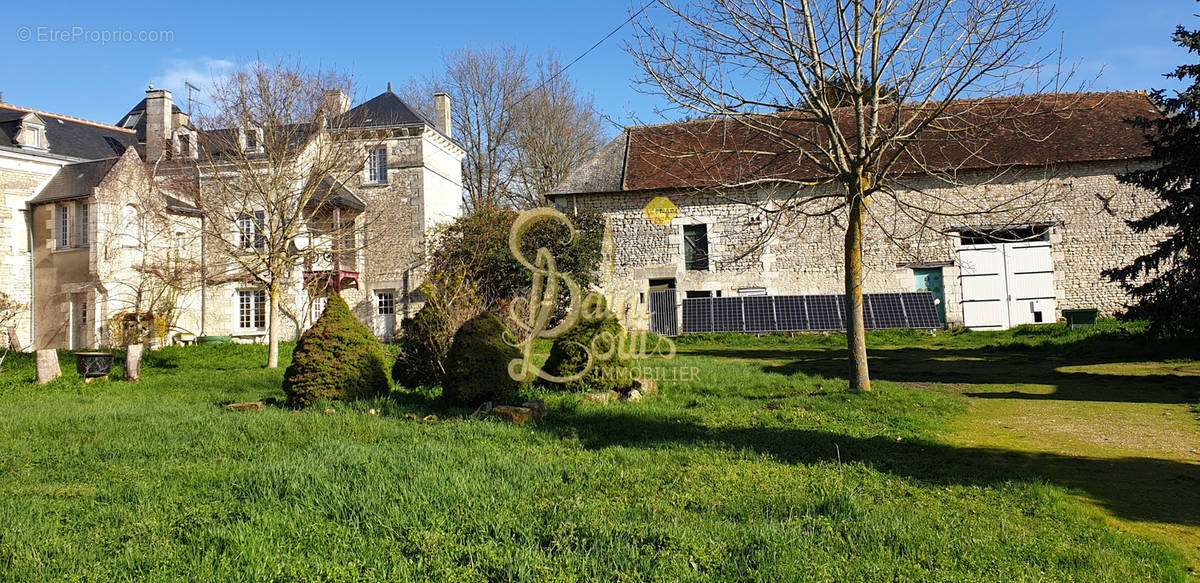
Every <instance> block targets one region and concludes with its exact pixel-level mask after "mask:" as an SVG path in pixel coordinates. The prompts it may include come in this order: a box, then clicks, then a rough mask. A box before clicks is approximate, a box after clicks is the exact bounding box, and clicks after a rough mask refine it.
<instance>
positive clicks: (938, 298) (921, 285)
mask: <svg viewBox="0 0 1200 583" xmlns="http://www.w3.org/2000/svg"><path fill="white" fill-rule="evenodd" d="M913 289H915V290H916V291H919V292H923V291H927V292H930V293H932V294H933V299H934V303H936V304H937V311H938V317H939V318H941V319H942V323H943V324H944V323H945V322H946V293H945V289H944V288H943V286H942V268H941V267H914V268H913Z"/></svg>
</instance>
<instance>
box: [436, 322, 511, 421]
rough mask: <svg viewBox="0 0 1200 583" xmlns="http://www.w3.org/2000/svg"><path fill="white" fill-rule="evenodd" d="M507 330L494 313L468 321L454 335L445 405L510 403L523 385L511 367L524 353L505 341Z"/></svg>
mask: <svg viewBox="0 0 1200 583" xmlns="http://www.w3.org/2000/svg"><path fill="white" fill-rule="evenodd" d="M507 331H508V330H507V329H506V328H505V327H504V323H502V322H501V321H500V319H499V318H497V317H496V315H495V314H493V313H491V312H483V313H482V314H479V315H478V316H475V317H474V318H472V319H470V320H468V321H467V322H466V323H465V324H463V325H462V327H461V328H459V329H458V332H456V333H455V334H454V343H453V344H451V345H450V352H449V353H448V354H447V355H446V360H445V367H446V377H445V379H443V381H442V395H443V396H444V397H445V398H446V402H447V403H449V404H451V405H457V406H460V407H474V406H476V405H479V404H481V403H484V402H486V401H492V402H503V401H508V400H511V399H512V398H513V397H514V396H515V395H516V393H517V389H518V388H520V385H521V383H519V382H518V381H517V380H516V379H513V378H512V375H510V374H509V373H508V364H509V363H510V362H512V360H513V359H514V358H521V351H519V350H517V349H516V347H514V346H510V345H509V344H507V343H506V342H504V334H505V333H506V332H507Z"/></svg>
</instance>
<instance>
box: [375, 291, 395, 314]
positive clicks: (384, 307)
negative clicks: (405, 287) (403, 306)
mask: <svg viewBox="0 0 1200 583" xmlns="http://www.w3.org/2000/svg"><path fill="white" fill-rule="evenodd" d="M375 304H376V307H377V310H378V312H379V315H380V316H391V315H394V314H395V313H396V293H395V292H392V291H377V292H375Z"/></svg>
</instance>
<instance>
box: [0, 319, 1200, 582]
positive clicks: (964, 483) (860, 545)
mask: <svg viewBox="0 0 1200 583" xmlns="http://www.w3.org/2000/svg"><path fill="white" fill-rule="evenodd" d="M1106 326H1107V327H1108V328H1105V329H1102V330H1098V331H1090V332H1088V331H1085V332H1079V331H1057V332H1056V331H1053V330H1051V331H1050V332H1048V333H1044V332H1040V331H1038V332H1037V333H1024V334H1022V333H1021V332H1020V331H1015V332H1008V333H1002V334H994V335H987V334H977V333H967V334H940V335H938V336H936V337H927V336H924V335H920V334H917V333H901V332H888V333H873V335H872V339H871V340H872V343H873V346H874V348H875V352H874V353H873V357H874V358H875V359H876V360H874V361H873V363H872V364H873V366H875V370H874V372H875V373H876V378H878V379H880V380H879V382H878V383H877V385H876V391H875V392H874V393H873V394H852V393H848V392H846V390H845V385H846V383H845V381H844V380H842V377H843V374H844V373H843V372H842V371H843V370H844V351H843V350H841V349H840V348H839V346H840V344H839V340H840V339H839V338H837V337H835V336H830V337H802V338H795V339H791V338H786V337H767V338H752V337H742V336H733V337H729V336H725V337H720V338H712V337H709V338H687V339H682V340H681V341H680V354H679V356H678V357H677V358H675V359H674V360H673V361H671V362H669V363H668V362H661V363H658V365H659V366H664V367H667V366H670V367H696V368H697V369H698V372H699V374H698V380H695V381H688V382H677V383H669V382H665V383H663V389H662V391H661V392H660V393H659V394H657V395H655V396H652V397H650V398H647V399H645V400H643V401H642V402H639V403H614V404H610V405H598V404H592V403H583V402H581V401H580V399H579V397H578V396H577V395H574V394H547V395H544V396H545V397H546V398H547V401H548V404H549V406H550V408H551V415H550V417H549V418H548V419H547V420H545V421H543V422H541V423H537V424H529V425H524V426H513V425H507V424H500V423H495V422H473V421H465V420H462V419H461V416H462V415H464V414H465V413H469V411H462V410H453V409H445V408H443V407H442V406H441V405H440V404H439V402H438V401H437V399H436V397H437V390H436V389H432V390H422V391H413V392H406V391H397V392H395V393H393V395H392V396H391V397H390V398H388V399H383V400H379V401H372V402H357V403H350V404H335V405H334V408H335V409H336V410H337V413H335V414H324V413H323V412H322V411H323V409H324V407H317V408H315V409H314V410H309V411H304V412H301V413H295V412H292V411H289V410H286V409H284V408H281V407H277V406H271V407H268V408H267V410H266V411H265V412H262V413H232V412H229V411H226V410H224V408H223V405H224V404H226V403H230V402H235V401H248V400H258V399H276V400H282V398H283V393H282V391H281V390H280V389H279V386H280V381H281V375H282V372H281V370H277V371H266V370H263V369H262V368H261V363H263V362H265V360H266V358H265V351H264V350H263V349H262V348H261V347H245V346H231V345H226V346H210V347H194V348H171V349H165V350H163V351H160V352H158V353H154V354H152V355H149V356H148V361H147V363H146V366H145V367H144V370H143V379H144V380H143V381H142V382H141V383H138V384H127V383H123V382H119V381H115V380H114V381H108V382H100V383H93V384H88V385H85V384H84V383H82V382H81V381H80V379H78V378H77V377H76V376H75V375H74V374H73V372H72V373H69V374H67V375H66V376H65V377H64V378H63V379H61V380H59V381H56V382H55V383H52V384H50V385H47V386H43V387H39V386H36V385H35V384H33V383H32V380H33V366H32V361H31V358H30V357H28V356H27V355H13V356H10V357H9V359H8V360H7V361H6V362H5V368H4V372H3V373H2V374H0V418H2V419H4V423H3V424H0V571H2V572H3V573H4V579H6V580H22V581H23V580H68V581H72V580H74V581H110V580H130V579H144V580H170V579H188V580H254V581H270V580H276V581H358V580H363V581H366V580H427V581H446V580H449V581H508V580H514V581H578V580H597V581H701V580H705V581H707V580H721V581H732V580H737V581H918V580H919V581H1006V582H1007V581H1114V582H1118V581H1119V582H1125V581H1137V580H1141V581H1186V580H1188V576H1187V574H1186V570H1185V567H1184V564H1185V559H1184V558H1183V556H1182V555H1181V553H1180V552H1179V551H1177V550H1176V549H1174V548H1172V547H1170V546H1168V545H1165V544H1162V543H1159V542H1156V541H1154V540H1151V539H1149V538H1145V537H1143V536H1138V535H1134V534H1129V533H1126V532H1123V531H1122V530H1120V529H1117V528H1113V527H1111V526H1110V525H1109V524H1107V523H1106V514H1105V513H1106V512H1107V510H1106V509H1105V508H1099V507H1095V506H1092V505H1089V504H1083V503H1080V502H1079V501H1078V499H1077V496H1076V492H1075V490H1073V488H1076V486H1074V485H1071V484H1067V486H1066V488H1064V487H1062V486H1059V485H1056V483H1055V481H1054V480H1055V478H1056V476H1055V474H1054V473H1053V472H1049V471H1046V468H1052V467H1053V464H1050V463H1048V461H1061V460H1066V462H1070V461H1072V460H1074V459H1075V458H1073V457H1072V456H1069V455H1062V454H1058V455H1051V454H1044V453H1039V454H1037V455H1034V454H1032V453H1029V452H1028V451H1023V450H1021V449H1019V448H1013V449H1011V450H1005V449H1003V448H995V447H991V446H981V445H970V444H965V443H963V442H962V441H961V440H960V439H959V437H958V435H959V434H958V432H960V431H961V430H962V427H963V423H964V419H971V418H972V415H973V413H972V412H973V411H974V409H975V408H976V405H975V403H978V402H980V401H983V400H985V399H984V398H983V397H980V396H978V395H976V396H970V395H971V394H973V393H981V392H982V391H985V390H989V389H988V387H990V385H989V384H988V383H983V382H980V383H976V381H982V380H984V379H985V378H986V377H988V376H989V372H988V370H992V373H993V374H997V375H999V374H1010V373H1013V372H1014V371H1016V372H1023V374H1024V376H1027V377H1030V378H1032V379H1033V380H1036V381H1039V383H1034V384H1033V385H1030V386H1043V385H1042V384H1040V381H1046V380H1055V378H1054V375H1055V374H1062V375H1065V376H1068V377H1070V376H1071V375H1074V374H1084V375H1087V374H1090V373H1056V372H1055V369H1056V368H1059V367H1061V366H1064V365H1073V366H1093V365H1096V364H1097V362H1098V361H1099V362H1109V363H1111V362H1118V361H1116V360H1113V359H1115V358H1117V357H1118V356H1120V357H1121V358H1125V357H1127V356H1129V355H1130V353H1131V352H1133V353H1136V354H1142V355H1143V358H1142V361H1150V360H1155V361H1161V360H1163V359H1165V358H1173V359H1176V361H1178V363H1179V364H1177V365H1173V366H1184V367H1186V366H1190V365H1189V364H1188V363H1189V362H1192V361H1190V360H1189V358H1190V357H1189V356H1188V354H1187V353H1186V350H1184V349H1183V348H1182V347H1180V346H1178V345H1176V346H1175V347H1174V348H1172V350H1174V352H1172V353H1171V354H1164V355H1162V357H1161V358H1159V357H1158V355H1159V352H1158V351H1159V347H1156V346H1152V345H1148V344H1147V345H1145V346H1142V345H1141V344H1139V345H1138V347H1137V348H1136V349H1132V350H1131V349H1128V348H1127V349H1124V350H1123V351H1122V350H1121V349H1120V348H1119V346H1120V345H1122V344H1129V343H1130V342H1134V343H1140V342H1142V340H1140V336H1138V332H1137V331H1136V330H1125V329H1123V328H1120V327H1118V326H1115V325H1112V324H1106ZM1109 328H1113V329H1120V330H1122V331H1117V332H1114V331H1113V330H1110V329H1109ZM1089 346H1090V348H1089ZM289 351H290V346H287V347H285V350H284V352H285V353H287V352H289ZM1138 351H1140V352H1138ZM1146 354H1153V355H1154V357H1151V358H1145V356H1146ZM1192 354H1193V355H1194V353H1192ZM1106 355H1107V356H1106ZM1022 356H1024V357H1025V361H1026V364H1025V365H1024V366H1023V367H1022V366H1020V365H1019V363H1018V362H1017V361H1016V360H1015V359H1018V358H1020V357H1022ZM939 358H945V359H947V360H938V359H939ZM972 358H981V359H983V360H977V361H972V360H964V359H972ZM284 360H285V362H284V363H282V365H283V366H286V364H287V362H286V360H287V359H286V358H285V359H284ZM1031 360H1032V361H1033V362H1034V364H1032V365H1031V364H1029V362H1030V361H1031ZM1120 362H1124V361H1120ZM964 363H966V364H964ZM989 367H990V369H989ZM63 368H64V370H73V363H72V362H71V361H70V359H69V356H67V355H65V354H64V356H63ZM119 374H120V371H119V370H118V371H114V375H113V378H119ZM932 376H939V377H946V379H945V380H944V382H943V381H940V380H938V381H936V382H935V381H934V380H931V378H932ZM1095 376H1104V377H1105V378H1104V380H1109V377H1108V376H1107V375H1095ZM1043 377H1044V378H1043ZM1021 378H1023V377H1020V376H1019V377H1018V378H1014V379H1011V380H1012V381H1014V382H1015V381H1020V380H1021ZM1122 378H1125V377H1122ZM1130 378H1136V377H1130ZM1094 380H1095V379H1093V381H1094ZM1159 380H1164V381H1165V380H1169V379H1159ZM1127 381H1128V379H1127ZM1128 382H1130V383H1132V381H1128ZM1156 384H1161V383H1156ZM1168 384H1170V383H1168ZM1012 386H1013V387H1014V390H1020V389H1022V388H1023V387H1024V386H1025V385H1012ZM1054 386H1056V387H1057V386H1058V385H1054ZM1187 386H1188V385H1180V386H1179V387H1176V386H1174V385H1170V386H1167V387H1166V388H1162V387H1159V388H1154V389H1152V390H1151V389H1147V390H1145V391H1141V390H1140V389H1139V390H1131V396H1130V397H1129V399H1127V400H1128V401H1130V402H1132V403H1135V404H1136V403H1139V402H1143V401H1145V400H1146V399H1151V402H1154V403H1161V402H1162V401H1163V400H1164V399H1167V398H1168V397H1169V398H1170V399H1177V401H1174V402H1176V403H1180V405H1179V407H1185V406H1186V405H1184V404H1185V403H1186V404H1194V403H1196V402H1197V399H1196V398H1194V397H1192V396H1189V395H1188V394H1187V393H1186V391H1187V390H1188V389H1187ZM964 387H966V388H967V389H966V390H964ZM971 387H974V389H972V388H971ZM1069 388H1071V390H1073V391H1075V392H1076V393H1080V392H1081V391H1083V389H1082V388H1081V387H1069ZM976 389H978V390H976ZM1098 390H1101V391H1112V392H1114V393H1121V394H1124V393H1123V391H1130V389H1129V387H1127V386H1125V385H1121V384H1120V383H1118V384H1117V385H1114V386H1113V387H1111V388H1101V389H1098ZM1139 391H1140V392H1139ZM1031 394H1032V393H1031ZM1105 395H1108V393H1105ZM1139 399H1141V401H1139ZM373 408H375V409H380V410H381V411H382V414H380V415H371V414H369V413H368V412H367V411H368V410H369V409H373ZM406 414H416V416H417V417H419V418H423V417H425V416H426V415H431V414H432V415H436V416H437V417H438V419H439V420H438V421H435V422H421V421H413V420H407V419H406V418H405V416H406ZM1189 421H1193V422H1194V421H1195V420H1194V419H1191V420H1189ZM1079 459H1080V460H1083V461H1081V462H1080V463H1086V458H1082V457H1081V458H1079ZM1146 467H1148V466H1143V468H1142V469H1146ZM1193 468H1194V466H1193ZM1158 469H1160V470H1163V471H1176V470H1178V468H1174V467H1163V468H1158ZM1192 471H1194V470H1192ZM1068 488H1072V489H1068ZM1147 536H1149V535H1147Z"/></svg>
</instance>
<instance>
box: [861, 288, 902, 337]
mask: <svg viewBox="0 0 1200 583" xmlns="http://www.w3.org/2000/svg"><path fill="white" fill-rule="evenodd" d="M863 299H864V302H865V303H866V305H867V306H868V309H869V311H870V312H871V315H872V318H871V324H870V325H868V326H867V329H868V330H883V329H886V328H906V327H908V318H907V317H906V316H905V311H904V304H903V303H901V300H900V294H866V296H865V297H864V298H863Z"/></svg>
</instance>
